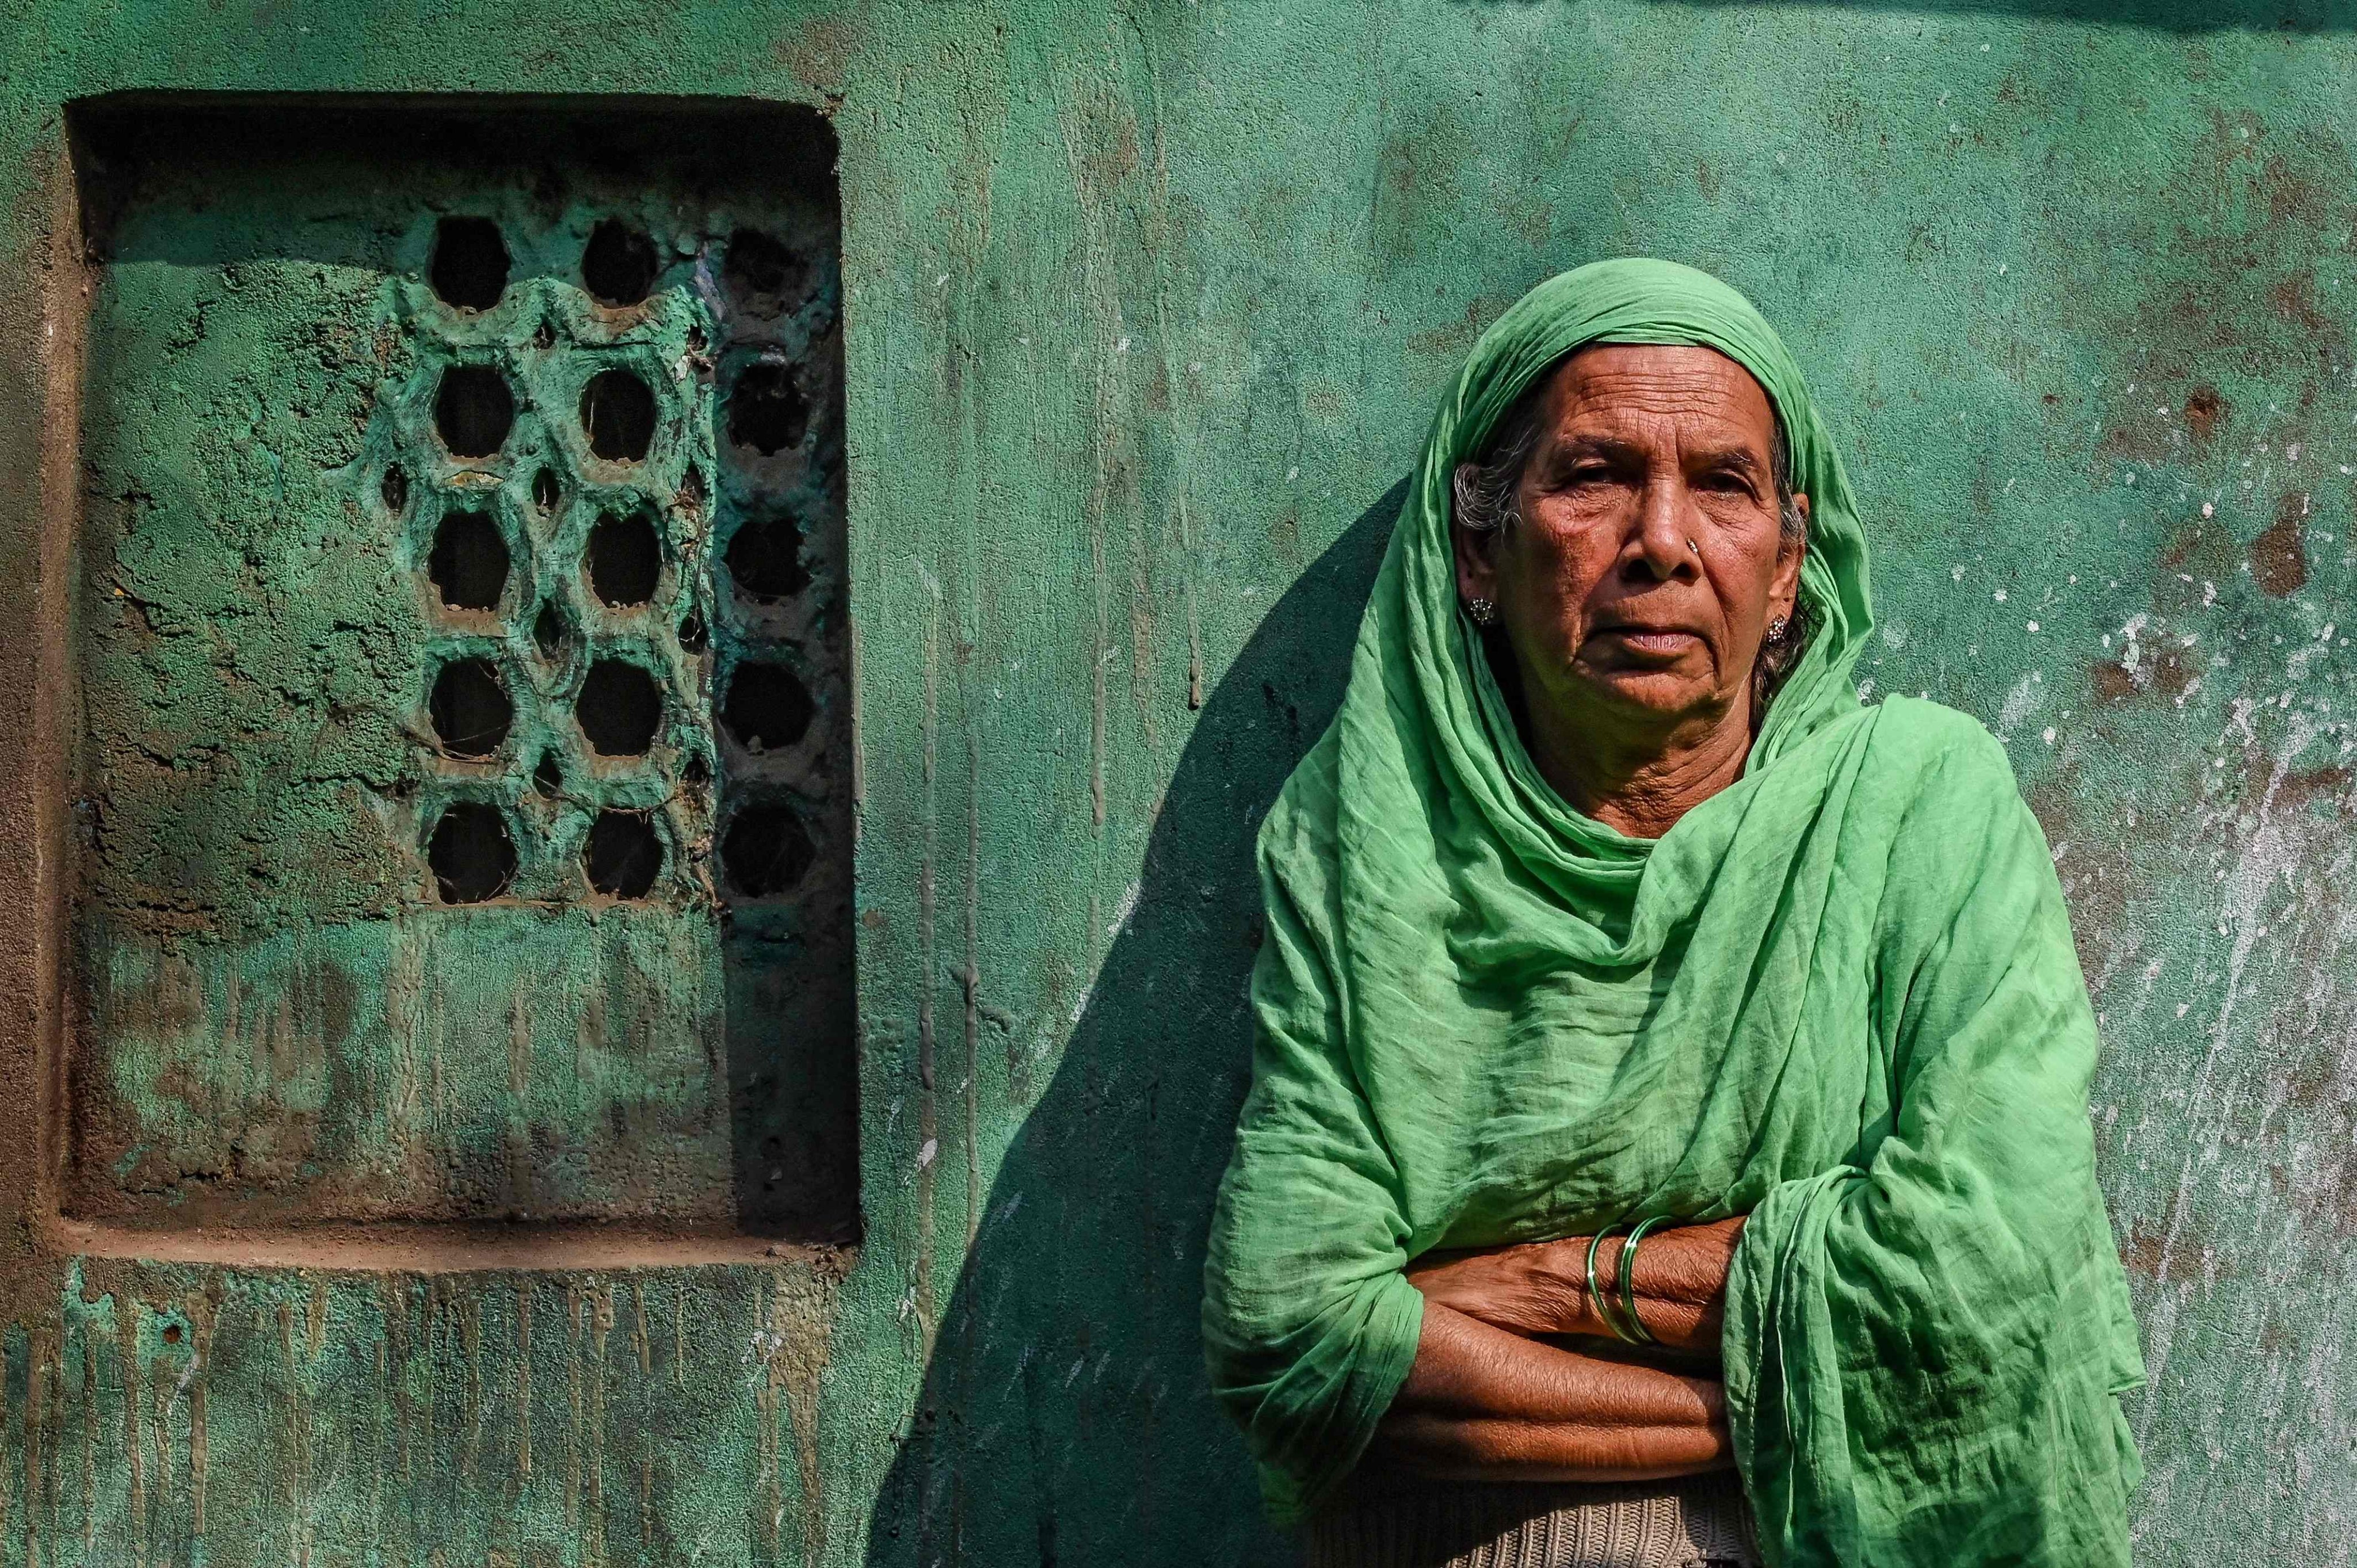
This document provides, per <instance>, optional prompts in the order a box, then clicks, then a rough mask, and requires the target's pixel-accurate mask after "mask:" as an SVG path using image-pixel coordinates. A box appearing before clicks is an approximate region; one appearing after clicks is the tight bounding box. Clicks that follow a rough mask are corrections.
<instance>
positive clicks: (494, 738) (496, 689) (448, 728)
mask: <svg viewBox="0 0 2357 1568" xmlns="http://www.w3.org/2000/svg"><path fill="white" fill-rule="evenodd" d="M425 707H426V716H427V717H428V718H430V719H431V720H432V721H433V724H434V734H435V736H436V739H438V740H439V741H440V742H441V743H442V749H443V750H444V751H446V752H447V753H449V754H450V755H451V756H452V757H489V756H490V755H491V753H493V752H495V751H497V750H499V748H500V742H501V741H504V740H505V739H507V737H508V726H509V725H512V724H513V723H514V722H515V705H514V704H513V703H511V702H510V701H509V700H508V693H507V688H506V687H504V686H502V685H500V676H499V671H496V670H494V669H492V668H491V661H490V660H488V659H454V660H451V661H450V662H449V663H447V664H445V665H444V666H442V668H441V670H440V671H439V672H437V673H436V675H435V677H434V693H433V695H432V696H430V697H429V698H428V699H427V700H426V704H425Z"/></svg>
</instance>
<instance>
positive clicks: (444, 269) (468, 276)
mask: <svg viewBox="0 0 2357 1568" xmlns="http://www.w3.org/2000/svg"><path fill="white" fill-rule="evenodd" d="M427 278H428V281H429V282H431V283H432V284H433V285H434V292H435V293H436V294H437V295H441V296H442V302H443V303H444V304H446V305H455V306H457V307H458V308H459V309H461V310H489V309H490V307H491V306H495V305H497V304H498V303H499V302H500V295H503V294H505V293H506V292H507V289H508V243H507V242H506V241H505V240H502V239H500V226H499V225H498V224H496V223H494V222H492V221H491V220H490V219H488V218H445V219H444V220H442V221H441V222H439V223H436V225H435V226H434V264H433V266H432V268H431V269H430V270H429V272H428V274H427Z"/></svg>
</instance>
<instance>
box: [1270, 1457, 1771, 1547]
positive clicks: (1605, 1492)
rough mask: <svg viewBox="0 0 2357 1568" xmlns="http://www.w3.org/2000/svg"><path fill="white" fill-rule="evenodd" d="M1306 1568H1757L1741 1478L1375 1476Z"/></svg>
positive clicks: (1337, 1516)
mask: <svg viewBox="0 0 2357 1568" xmlns="http://www.w3.org/2000/svg"><path fill="white" fill-rule="evenodd" d="M1303 1544H1304V1545H1305V1546H1306V1548H1307V1554H1306V1561H1307V1563H1308V1568H1696V1565H1698V1564H1705V1563H1713V1564H1715V1563H1734V1564H1739V1565H1740V1568H1759V1565H1760V1549H1759V1547H1758V1545H1757V1543H1756V1541H1755V1539H1754V1536H1753V1532H1752V1523H1751V1507H1750V1504H1749V1503H1748V1502H1747V1501H1745V1499H1744V1496H1743V1483H1742V1480H1741V1479H1740V1477H1738V1476H1737V1475H1736V1473H1735V1472H1734V1471H1732V1470H1720V1471H1717V1472H1715V1473H1713V1474H1711V1475H1707V1476H1688V1477H1682V1478H1680V1479H1677V1480H1671V1481H1641V1482H1636V1483H1631V1484H1625V1485H1615V1486H1588V1485H1579V1484H1574V1483H1569V1482H1563V1483H1544V1484H1524V1483H1518V1482H1506V1483H1495V1482H1482V1481H1458V1482H1450V1481H1425V1480H1418V1479H1415V1478H1413V1477H1402V1476H1397V1475H1390V1474H1384V1473H1381V1472H1375V1473H1369V1472H1368V1471H1366V1470H1363V1469H1362V1470H1361V1473H1360V1474H1359V1475H1358V1476H1356V1477H1353V1478H1352V1479H1351V1483H1350V1486H1349V1487H1348V1489H1347V1490H1346V1491H1345V1492H1344V1493H1343V1495H1342V1496H1341V1497H1340V1498H1338V1499H1337V1500H1336V1501H1335V1502H1334V1503H1333V1504H1332V1505H1330V1506H1329V1507H1328V1508H1327V1509H1325V1511H1323V1512H1322V1513H1320V1514H1319V1515H1318V1517H1317V1518H1316V1519H1315V1520H1311V1521H1310V1524H1309V1527H1308V1531H1307V1533H1306V1538H1305V1541H1304V1543H1303Z"/></svg>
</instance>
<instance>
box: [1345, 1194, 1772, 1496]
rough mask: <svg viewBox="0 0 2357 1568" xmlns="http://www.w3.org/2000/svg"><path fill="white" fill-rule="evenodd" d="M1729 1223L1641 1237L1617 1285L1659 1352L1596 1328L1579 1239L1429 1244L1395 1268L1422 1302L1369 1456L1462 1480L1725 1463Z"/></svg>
mask: <svg viewBox="0 0 2357 1568" xmlns="http://www.w3.org/2000/svg"><path fill="white" fill-rule="evenodd" d="M1742 1232H1743V1220H1742V1219H1740V1218H1737V1219H1722V1220H1717V1221H1715V1222H1713V1223H1711V1224H1707V1225H1690V1226H1684V1227H1680V1228H1677V1229H1674V1230H1658V1231H1655V1232H1654V1233H1652V1235H1649V1236H1648V1237H1646V1239H1645V1241H1644V1244H1643V1245H1642V1246H1641V1247H1640V1248H1639V1249H1638V1251H1637V1258H1636V1266H1635V1269H1634V1272H1633V1274H1632V1277H1631V1286H1632V1287H1633V1289H1634V1292H1635V1295H1636V1305H1637V1316H1638V1318H1639V1319H1640V1320H1641V1322H1642V1323H1643V1324H1644V1326H1645V1327H1646V1329H1647V1330H1648V1331H1649V1332H1651V1333H1652V1336H1653V1337H1654V1338H1656V1339H1658V1340H1659V1341H1661V1346H1660V1348H1653V1347H1650V1346H1649V1347H1634V1346H1624V1345H1622V1344H1620V1342H1619V1341H1618V1340H1616V1339H1613V1338H1612V1337H1611V1334H1612V1330H1611V1327H1610V1326H1609V1325H1608V1324H1607V1323H1606V1322H1605V1320H1604V1319H1603V1317H1602V1316H1599V1315H1598V1307H1597V1304H1596V1302H1595V1301H1594V1300H1593V1299H1592V1298H1591V1297H1590V1296H1589V1294H1588V1292H1587V1237H1584V1236H1576V1237H1571V1238H1568V1239H1566V1240H1561V1241H1538V1242H1532V1243H1530V1244H1528V1245H1524V1246H1517V1247H1501V1248H1495V1249H1491V1250H1489V1251H1478V1252H1458V1253H1452V1254H1441V1253H1434V1254H1428V1255H1427V1256H1426V1258H1424V1259H1421V1260H1419V1261H1418V1262H1417V1263H1416V1265H1415V1267H1413V1268H1411V1269H1410V1270H1409V1271H1408V1281H1409V1283H1412V1284H1414V1285H1415V1287H1416V1289H1418V1290H1419V1291H1421V1292H1423V1293H1424V1299H1425V1310H1424V1330H1423V1334H1422V1336H1421V1337H1419V1339H1418V1340H1417V1342H1416V1351H1415V1365H1414V1366H1413V1367H1412V1368H1411V1369H1409V1371H1408V1376H1407V1381H1406V1383H1405V1384H1404V1385H1403V1386H1402V1387H1401V1389H1400V1391H1399V1395H1398V1397H1397V1398H1395V1399H1394V1401H1393V1402H1392V1406H1391V1410H1390V1411H1389V1412H1388V1413H1386V1414H1385V1416H1384V1417H1383V1424H1382V1426H1381V1427H1380V1428H1378V1430H1377V1432H1376V1435H1375V1448H1374V1452H1375V1453H1376V1455H1379V1456H1380V1457H1382V1458H1383V1459H1384V1460H1387V1461H1389V1462H1390V1463H1392V1464H1393V1465H1394V1466H1399V1467H1400V1468H1403V1469H1406V1470H1411V1471H1414V1472H1416V1473H1418V1474H1422V1475H1426V1476H1436V1477H1448V1478H1455V1479H1465V1480H1547V1481H1630V1480H1643V1479H1650V1478H1658V1477H1669V1476H1685V1475H1694V1474H1696V1473H1699V1472H1701V1471H1705V1470H1714V1469H1718V1468H1720V1467H1722V1466H1726V1465H1727V1464H1729V1463H1731V1462H1732V1457H1733V1456H1732V1451H1731V1449H1730V1448H1729V1446H1728V1440H1727V1409H1726V1405H1727V1402H1726V1395H1725V1393H1724V1391H1723V1390H1722V1388H1721V1386H1720V1383H1719V1379H1718V1375H1717V1372H1718V1369H1717V1356H1718V1337H1719V1327H1720V1321H1721V1314H1722V1311H1723V1308H1724V1305H1725V1301H1726V1295H1727V1264H1728V1262H1730V1260H1732V1259H1733V1257H1734V1256H1735V1243H1736V1239H1737V1238H1738V1236H1740V1235H1741V1234H1742ZM1619 1266H1620V1242H1619V1241H1618V1240H1606V1241H1605V1242H1604V1243H1603V1245H1602V1246H1601V1247H1600V1248H1599V1249H1598V1253H1597V1272H1598V1279H1599V1281H1602V1280H1606V1279H1612V1278H1617V1277H1618V1272H1619ZM1604 1288H1605V1289H1607V1290H1610V1289H1611V1286H1610V1285H1609V1284H1607V1285H1606V1286H1605V1287H1604ZM1566 1339H1569V1340H1577V1341H1578V1344H1577V1347H1576V1348H1575V1347H1574V1346H1572V1345H1568V1344H1566V1343H1564V1341H1565V1340H1566ZM1599 1341H1600V1342H1599Z"/></svg>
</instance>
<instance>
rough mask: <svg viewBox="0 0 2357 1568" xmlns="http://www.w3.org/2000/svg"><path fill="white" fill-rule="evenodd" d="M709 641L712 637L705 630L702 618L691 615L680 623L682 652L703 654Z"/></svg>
mask: <svg viewBox="0 0 2357 1568" xmlns="http://www.w3.org/2000/svg"><path fill="white" fill-rule="evenodd" d="M709 641H711V637H710V634H709V633H707V632H706V631H705V628H704V618H703V617H702V616H699V615H691V616H689V617H688V618H686V619H685V620H683V621H682V622H680V623H679V646H680V650H681V651H682V652H683V653H701V652H703V651H704V649H705V644H706V643H707V642H709Z"/></svg>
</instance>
